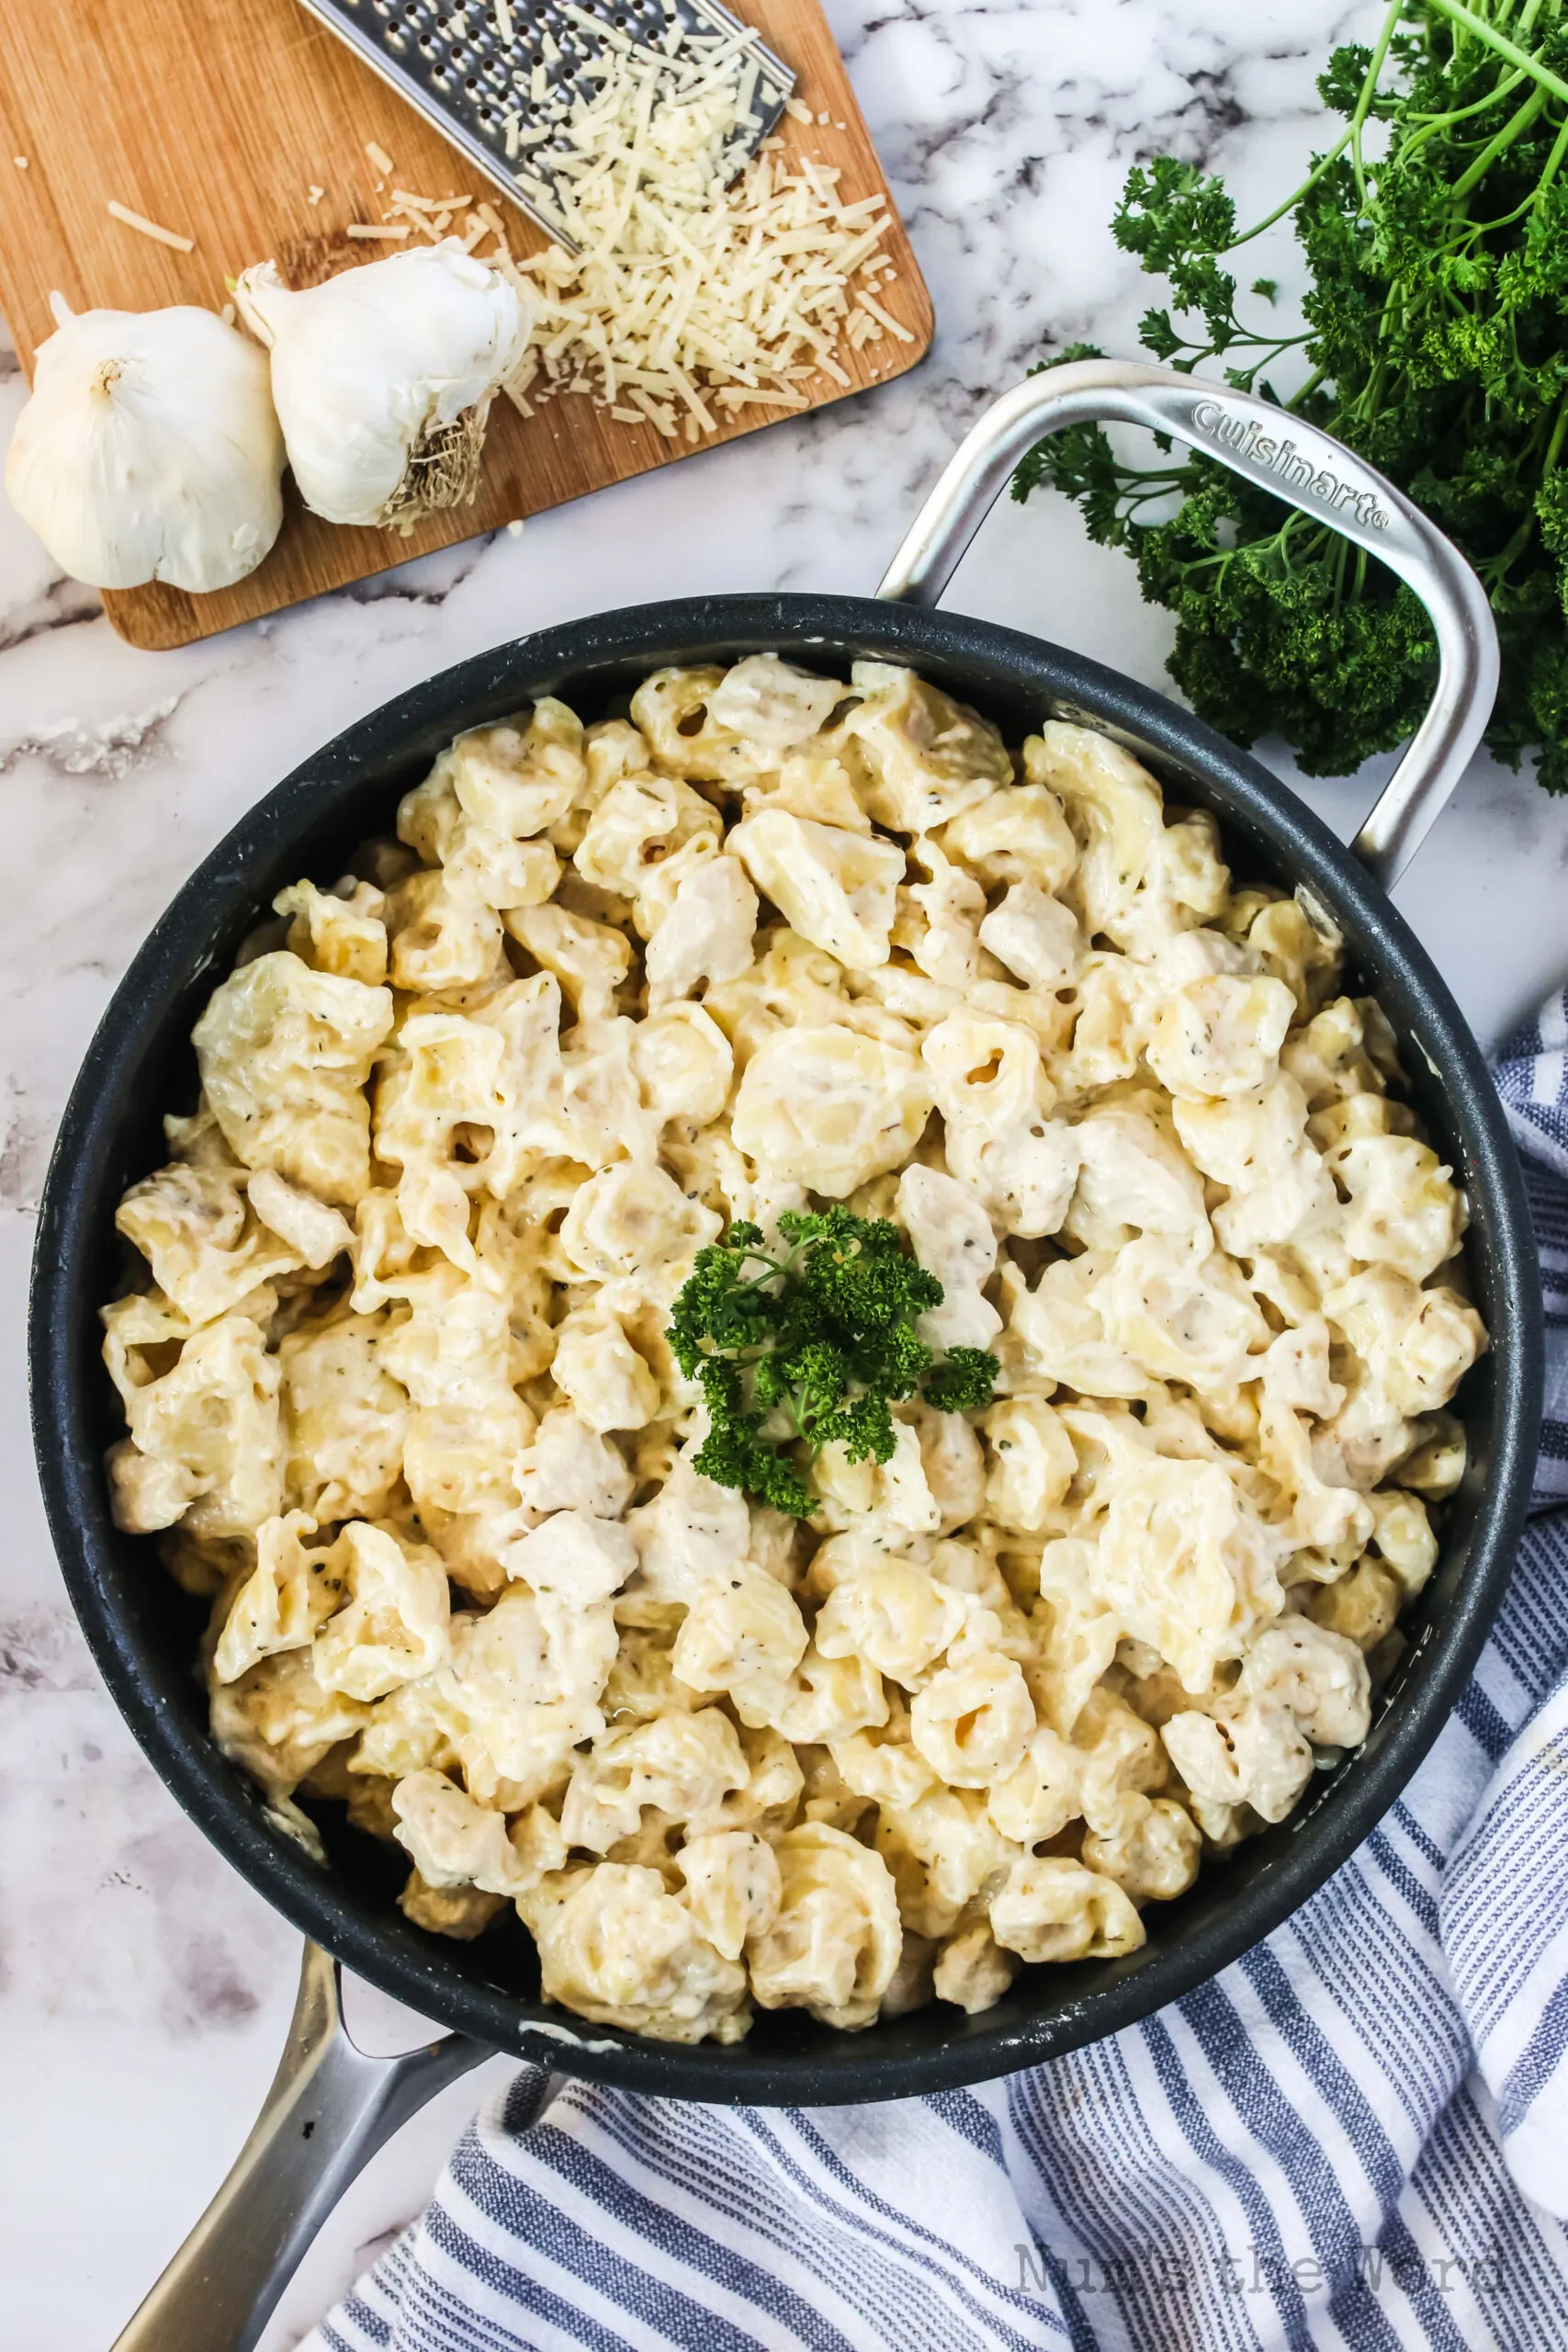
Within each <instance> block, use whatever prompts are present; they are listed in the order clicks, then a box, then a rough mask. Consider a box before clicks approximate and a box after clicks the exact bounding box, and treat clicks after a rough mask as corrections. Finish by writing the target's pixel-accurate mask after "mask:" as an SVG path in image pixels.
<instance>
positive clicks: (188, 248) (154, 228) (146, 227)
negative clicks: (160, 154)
mask: <svg viewBox="0 0 1568 2352" xmlns="http://www.w3.org/2000/svg"><path fill="white" fill-rule="evenodd" d="M107 209H108V210H109V212H110V214H111V215H112V216H113V218H114V219H115V220H120V221H123V222H124V224H125V226H126V227H127V228H128V229H134V230H135V231H136V232H137V234H138V236H141V237H151V238H152V240H153V242H154V243H156V244H160V245H172V246H173V247H174V250H175V253H177V254H191V253H194V252H195V251H196V239H195V238H194V237H182V236H179V235H177V234H176V233H175V231H174V230H173V229H160V227H159V226H158V223H157V222H156V220H148V218H147V216H146V214H145V213H144V212H132V210H131V209H130V206H129V205H127V204H117V203H116V202H115V200H114V198H113V197H112V196H111V197H110V198H109V200H108V208H107Z"/></svg>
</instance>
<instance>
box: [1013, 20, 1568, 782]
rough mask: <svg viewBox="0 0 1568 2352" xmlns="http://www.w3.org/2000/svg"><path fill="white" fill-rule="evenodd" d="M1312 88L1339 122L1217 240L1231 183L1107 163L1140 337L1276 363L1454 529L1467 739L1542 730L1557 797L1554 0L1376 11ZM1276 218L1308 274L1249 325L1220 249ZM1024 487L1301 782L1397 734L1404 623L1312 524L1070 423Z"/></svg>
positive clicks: (1235, 373) (1319, 417)
mask: <svg viewBox="0 0 1568 2352" xmlns="http://www.w3.org/2000/svg"><path fill="white" fill-rule="evenodd" d="M1318 89H1319V91H1320V93H1321V95H1322V96H1323V98H1324V100H1325V104H1326V105H1327V106H1328V107H1331V108H1332V109H1333V110H1334V111H1335V112H1336V113H1337V114H1339V115H1341V116H1343V117H1344V118H1346V122H1347V128H1346V129H1345V130H1344V132H1343V134H1342V135H1341V136H1340V138H1339V139H1338V140H1337V142H1336V143H1335V144H1334V146H1333V147H1332V148H1331V149H1330V151H1329V153H1327V154H1325V155H1324V156H1321V157H1318V158H1315V159H1314V164H1313V169H1312V171H1311V174H1310V175H1309V176H1308V177H1307V179H1306V180H1305V181H1304V182H1303V185H1302V186H1301V187H1299V188H1297V189H1296V191H1295V193H1294V194H1293V195H1292V196H1291V197H1289V198H1286V200H1285V201H1284V203H1282V204H1280V205H1279V206H1278V207H1276V208H1275V209H1274V210H1273V211H1272V212H1271V213H1270V214H1269V220H1265V221H1260V222H1259V223H1258V227H1257V228H1255V229H1251V230H1248V231H1247V232H1244V233H1241V234H1238V233H1237V229H1236V220H1235V208H1234V206H1233V203H1232V200H1231V198H1230V196H1229V194H1228V193H1227V191H1226V189H1225V187H1224V184H1223V183H1222V182H1221V181H1220V180H1219V179H1218V178H1215V177H1213V176H1210V175H1205V174H1203V173H1201V172H1200V171H1199V170H1198V169H1197V168H1196V167H1195V166H1194V165H1193V164H1188V163H1182V162H1179V160H1178V159H1177V158H1176V157H1174V156H1170V155H1160V156H1156V157H1155V158H1154V160H1153V161H1152V163H1150V164H1147V165H1146V166H1145V165H1139V166H1138V167H1136V168H1135V169H1134V171H1133V172H1132V173H1131V174H1130V175H1129V176H1128V179H1127V183H1126V187H1125V188H1124V190H1123V192H1122V201H1121V204H1120V206H1119V208H1118V209H1117V211H1116V214H1115V217H1114V220H1113V224H1112V225H1113V229H1114V233H1115V236H1116V241H1117V243H1118V244H1120V245H1121V246H1122V249H1123V250H1124V251H1125V252H1128V253H1134V254H1137V255H1138V256H1139V257H1140V259H1141V261H1142V263H1143V266H1144V267H1145V270H1147V271H1149V272H1151V273H1153V274H1156V275H1159V276H1163V277H1165V278H1166V280H1167V281H1168V286H1169V289H1170V294H1171V298H1172V299H1171V301H1170V305H1169V307H1168V308H1165V309H1154V310H1150V311H1146V312H1145V316H1144V319H1143V321H1142V322H1141V326H1140V334H1141V336H1142V339H1143V343H1144V345H1145V349H1146V350H1148V351H1149V352H1151V353H1152V354H1153V355H1154V356H1155V357H1156V358H1157V359H1161V360H1165V361H1168V362H1170V363H1172V364H1174V365H1175V366H1176V367H1177V368H1183V369H1191V368H1201V367H1202V366H1203V365H1204V364H1205V363H1206V362H1210V361H1217V360H1220V359H1221V358H1222V357H1224V359H1225V361H1226V362H1227V363H1228V364H1227V365H1226V368H1225V374H1226V377H1227V379H1228V380H1229V381H1230V382H1231V383H1233V384H1235V385H1236V386H1237V387H1238V388H1239V389H1240V390H1244V391H1252V390H1260V391H1262V392H1263V393H1264V394H1265V395H1266V396H1267V397H1268V398H1269V399H1279V398H1280V395H1279V394H1277V393H1276V392H1275V390H1274V388H1273V386H1272V384H1271V383H1270V382H1269V372H1270V371H1271V370H1273V369H1275V368H1277V367H1278V365H1279V363H1280V360H1281V359H1282V358H1284V357H1285V356H1286V355H1288V354H1290V353H1291V352H1292V350H1297V351H1299V354H1300V360H1299V363H1298V364H1299V365H1300V368H1301V372H1302V374H1303V377H1304V381H1303V383H1302V385H1301V388H1300V390H1297V391H1294V392H1292V394H1291V396H1290V397H1289V398H1288V399H1284V400H1282V401H1281V407H1282V410H1283V412H1284V416H1283V418H1282V422H1283V423H1284V424H1287V425H1288V422H1289V418H1290V416H1291V415H1295V416H1299V417H1304V418H1308V419H1310V420H1311V421H1312V422H1313V423H1314V424H1321V425H1323V426H1324V427H1325V429H1326V430H1327V431H1328V432H1330V433H1333V434H1336V435H1337V436H1338V437H1339V438H1340V439H1341V440H1343V441H1345V442H1348V445H1349V446H1350V447H1351V448H1353V449H1356V450H1359V452H1360V453H1361V455H1362V456H1363V457H1365V458H1368V459H1369V460H1370V461H1371V463H1372V464H1373V465H1375V466H1377V467H1379V468H1380V469H1382V472H1384V473H1386V474H1387V475H1388V476H1389V477H1390V478H1391V479H1392V480H1393V481H1395V482H1397V483H1398V485H1399V487H1400V488H1401V489H1402V490H1404V491H1405V492H1408V493H1409V495H1410V496H1411V497H1412V498H1413V499H1415V501H1416V503H1417V504H1418V505H1419V506H1421V507H1423V508H1425V510H1426V512H1427V514H1428V515H1431V517H1432V519H1433V520H1434V522H1436V523H1437V524H1438V526H1439V527H1440V528H1441V529H1442V530H1444V531H1446V532H1447V533H1448V534H1449V535H1450V537H1452V538H1453V539H1455V540H1456V541H1457V542H1458V544H1459V546H1460V548H1461V549H1462V550H1463V552H1464V554H1465V555H1466V556H1467V557H1468V558H1469V560H1470V561H1471V562H1472V564H1473V565H1474V567H1475V569H1476V571H1478V572H1479V574H1480V576H1481V579H1482V581H1483V583H1484V585H1485V588H1486V591H1487V594H1488V595H1489V597H1490V599H1491V603H1492V609H1493V612H1494V614H1495V617H1496V622H1497V629H1498V634H1499V637H1500V639H1501V640H1502V651H1503V682H1502V689H1501V691H1500V693H1499V695H1498V697H1497V703H1496V707H1495V710H1494V712H1493V715H1492V719H1491V723H1490V724H1489V726H1488V728H1487V730H1486V740H1487V742H1488V743H1489V744H1490V745H1491V747H1492V749H1493V751H1494V752H1496V753H1497V754H1498V756H1499V757H1500V758H1502V759H1504V760H1506V761H1507V762H1508V763H1510V764H1511V765H1515V766H1517V763H1518V761H1519V757H1520V754H1521V752H1525V751H1527V750H1529V749H1530V748H1531V747H1532V746H1534V747H1539V752H1540V758H1539V763H1538V768H1537V774H1538V776H1539V779H1540V782H1541V783H1542V784H1543V785H1544V786H1546V788H1547V789H1548V791H1551V792H1562V791H1568V635H1565V633H1564V629H1563V620H1562V615H1563V607H1564V604H1565V602H1568V465H1564V463H1563V459H1564V457H1565V455H1568V170H1565V169H1564V168H1563V162H1564V155H1565V153H1568V14H1565V11H1564V0H1541V5H1540V6H1530V7H1528V8H1525V9H1519V8H1517V7H1516V6H1512V5H1509V4H1508V0H1393V5H1391V6H1389V8H1388V11H1387V14H1386V15H1385V16H1384V17H1383V20H1382V25H1381V27H1380V28H1379V31H1378V36H1377V40H1376V42H1375V45H1374V46H1373V47H1372V48H1371V49H1370V50H1369V49H1366V48H1363V47H1362V46H1360V45H1359V44H1353V45H1349V46H1347V47H1345V48H1341V49H1337V50H1336V51H1334V53H1333V55H1332V56H1331V58H1330V59H1329V62H1328V67H1327V71H1326V72H1325V74H1324V75H1323V76H1322V78H1321V80H1320V81H1319V83H1318ZM1286 215H1290V216H1292V226H1293V228H1294V231H1295V235H1296V238H1297V241H1298V243H1300V245H1301V247H1302V249H1303V254H1304V255H1305V258H1306V262H1307V266H1308V269H1309V271H1310V274H1311V285H1310V288H1309V289H1308V291H1307V293H1306V295H1305V298H1304V303H1303V309H1304V313H1305V319H1306V331H1305V333H1304V334H1299V335H1289V334H1286V335H1281V334H1276V333H1274V332H1273V331H1272V330H1271V329H1269V328H1268V327H1267V326H1266V325H1265V326H1263V328H1262V331H1261V332H1255V331H1254V326H1253V325H1252V324H1249V323H1248V322H1247V320H1245V319H1244V318H1242V317H1240V316H1238V314H1237V311H1236V308H1235V301H1236V280H1235V277H1233V276H1232V275H1231V274H1230V271H1229V270H1228V269H1227V268H1225V267H1224V266H1222V264H1223V263H1224V261H1225V260H1226V259H1228V257H1229V256H1230V255H1232V254H1235V253H1236V251H1237V250H1238V248H1241V247H1244V246H1245V245H1246V244H1247V243H1248V241H1249V239H1250V238H1251V237H1252V236H1255V235H1257V234H1258V232H1259V231H1260V230H1261V229H1264V228H1268V227H1269V226H1270V225H1271V224H1272V222H1273V221H1275V220H1280V219H1283V218H1284V217H1285V216H1286ZM1252 290H1253V292H1254V294H1255V295H1258V296H1259V297H1261V298H1262V299H1263V300H1265V301H1271V300H1272V299H1273V296H1274V293H1275V290H1276V289H1275V288H1274V286H1273V284H1272V281H1270V280H1269V279H1265V278H1260V279H1258V280H1257V281H1256V283H1255V284H1254V286H1253V289H1252ZM1100 356H1102V355H1101V354H1100V353H1099V352H1097V351H1094V350H1092V349H1091V347H1090V346H1089V345H1077V346H1075V347H1074V348H1072V349H1071V350H1067V351H1064V352H1062V353H1061V354H1060V355H1059V357H1057V358H1056V359H1054V360H1053V361H1052V362H1051V364H1052V365H1060V364H1061V362H1062V361H1065V360H1068V359H1077V358H1088V357H1096V358H1098V357H1100ZM1168 446H1169V445H1168V444H1167V445H1166V447H1167V448H1168ZM1041 483H1049V484H1051V485H1053V486H1054V487H1055V488H1056V489H1058V490H1063V491H1066V492H1067V494H1068V495H1069V496H1070V497H1072V498H1074V499H1076V500H1077V503H1078V504H1079V505H1080V506H1081V507H1082V509H1083V512H1084V515H1085V519H1086V521H1087V523H1088V526H1089V536H1090V537H1091V538H1094V539H1097V540H1099V541H1100V542H1101V543H1102V544H1104V545H1107V546H1111V547H1121V548H1128V549H1130V550H1131V551H1133V553H1134V555H1135V558H1136V560H1137V565H1138V573H1139V578H1140V582H1141V583H1142V587H1143V591H1144V594H1145V597H1147V598H1148V599H1149V601H1150V602H1151V603H1153V604H1157V605H1166V606H1167V607H1168V609H1169V610H1170V611H1171V612H1173V613H1174V614H1175V615H1176V616H1177V629H1176V644H1175V649H1174V650H1173V652H1172V654H1171V657H1170V665H1169V666H1170V673H1171V675H1172V677H1173V678H1174V679H1175V680H1176V682H1177V684H1179V685H1180V686H1181V687H1182V688H1183V689H1184V691H1185V692H1186V694H1187V695H1188V697H1189V699H1190V702H1191V703H1192V705H1193V707H1194V708H1195V709H1197V710H1198V711H1199V712H1200V713H1201V716H1202V717H1203V718H1206V719H1209V720H1210V721H1211V722H1212V723H1213V725H1215V726H1216V727H1219V728H1221V729H1224V732H1225V733H1226V734H1227V735H1229V736H1231V737H1233V738H1234V739H1235V741H1238V742H1241V743H1250V742H1253V741H1256V739H1257V738H1258V736H1259V735H1262V734H1265V733H1269V732H1277V733H1280V734H1282V735H1284V736H1285V737H1286V738H1287V739H1288V741H1290V742H1291V743H1292V744H1293V745H1294V746H1295V748H1296V751H1297V753H1298V755H1299V757H1300V761H1301V765H1302V767H1303V770H1304V771H1305V773H1306V774H1307V775H1347V774H1348V773H1349V772H1350V771H1351V770H1352V769H1354V768H1356V767H1358V766H1359V764H1360V763H1361V761H1362V760H1364V759H1365V758H1366V757H1367V756H1368V755H1369V754H1370V753H1371V752H1381V751H1386V750H1387V749H1389V748H1390V747H1391V746H1392V745H1393V744H1394V743H1397V742H1399V741H1401V740H1402V739H1403V738H1404V737H1405V736H1407V735H1408V734H1409V733H1410V732H1411V731H1412V729H1414V727H1415V726H1416V722H1417V720H1418V719H1419V718H1420V717H1421V714H1422V712H1423V710H1424V709H1425V707H1426V705H1427V699H1428V696H1429V695H1430V692H1431V684H1432V679H1433V675H1434V673H1435V670H1436V659H1435V654H1434V650H1433V645H1432V638H1431V631H1430V628H1428V625H1427V619H1426V616H1425V614H1424V613H1423V611H1422V609H1421V606H1420V605H1419V603H1418V602H1417V600H1416V596H1415V594H1413V593H1412V591H1411V590H1410V589H1408V588H1406V587H1404V586H1403V585H1402V584H1401V583H1400V582H1398V581H1397V580H1395V578H1394V577H1393V573H1392V572H1390V571H1387V570H1385V569H1384V568H1383V567H1382V565H1380V564H1378V563H1376V562H1370V561H1369V560H1368V558H1367V557H1366V555H1365V554H1363V553H1362V552H1361V551H1360V550H1359V549H1358V548H1354V547H1352V546H1350V545H1349V544H1348V542H1347V541H1346V540H1345V539H1343V538H1342V537H1339V536H1338V535H1337V533H1336V532H1335V531H1334V530H1332V529H1331V528H1330V527H1328V526H1327V525H1326V524H1325V523H1322V522H1319V521H1318V520H1316V519H1315V518H1314V517H1313V516H1310V515H1299V514H1294V513H1292V512H1291V511H1290V510H1288V509H1287V508H1285V507H1284V506H1282V505H1281V504H1280V502H1279V501H1278V500H1277V499H1276V498H1273V497H1271V496H1270V495H1269V493H1268V492H1266V491H1262V490H1258V489H1255V488H1253V487H1252V486H1251V485H1250V484H1249V483H1247V482H1243V481H1238V480H1237V479H1236V477H1235V475H1233V474H1230V473H1227V472H1226V471H1225V470H1224V469H1223V468H1222V467H1220V466H1218V465H1216V464H1215V463H1214V462H1213V459H1212V458H1206V457H1203V456H1201V455H1197V454H1194V455H1191V456H1184V457H1182V458H1180V459H1179V461H1178V462H1171V463H1160V462H1156V463H1154V464H1151V465H1148V466H1141V465H1135V464H1124V463H1122V460H1121V459H1120V458H1118V457H1117V456H1116V454H1115V452H1114V451H1113V450H1112V448H1111V444H1110V442H1109V440H1108V439H1107V438H1106V436H1105V435H1104V433H1103V432H1101V431H1100V429H1099V427H1097V426H1093V425H1081V426H1077V427H1076V428H1074V429H1073V430H1072V431H1070V432H1067V433H1064V434H1061V435H1057V436H1055V438H1054V439H1052V440H1051V441H1048V442H1045V443H1043V444H1042V445H1041V446H1040V447H1039V448H1037V449H1035V450H1033V451H1032V452H1031V454H1030V456H1029V457H1028V458H1025V460H1024V462H1023V464H1022V465H1021V467H1020V469H1019V471H1018V474H1017V476H1016V478H1015V481H1014V495H1015V496H1016V497H1019V498H1024V497H1027V496H1028V494H1029V492H1031V491H1032V489H1034V488H1036V487H1037V486H1038V485H1040V484H1041ZM1173 501H1174V502H1175V511H1174V512H1172V502H1173ZM1150 514H1154V515H1157V516H1158V518H1159V519H1156V520H1151V521H1145V519H1144V518H1145V515H1150Z"/></svg>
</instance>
